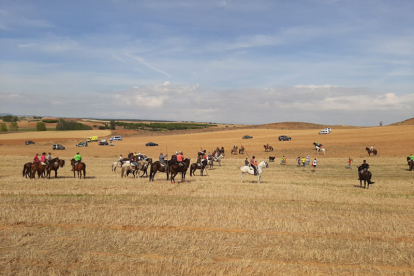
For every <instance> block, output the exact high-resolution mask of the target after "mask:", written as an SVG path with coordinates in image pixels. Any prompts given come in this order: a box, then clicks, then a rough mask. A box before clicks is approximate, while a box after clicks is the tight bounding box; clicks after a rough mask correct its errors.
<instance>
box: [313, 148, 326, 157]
mask: <svg viewBox="0 0 414 276" xmlns="http://www.w3.org/2000/svg"><path fill="white" fill-rule="evenodd" d="M315 148H316V152H317V153H318V155H319V152H323V155H325V149H324V148H320V147H318V146H315Z"/></svg>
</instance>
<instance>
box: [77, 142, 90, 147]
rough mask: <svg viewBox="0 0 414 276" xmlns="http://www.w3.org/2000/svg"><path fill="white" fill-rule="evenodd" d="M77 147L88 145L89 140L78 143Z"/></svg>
mask: <svg viewBox="0 0 414 276" xmlns="http://www.w3.org/2000/svg"><path fill="white" fill-rule="evenodd" d="M76 146H77V147H87V146H88V142H80V143H79V144H77V145H76Z"/></svg>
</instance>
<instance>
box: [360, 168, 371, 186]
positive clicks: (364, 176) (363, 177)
mask: <svg viewBox="0 0 414 276" xmlns="http://www.w3.org/2000/svg"><path fill="white" fill-rule="evenodd" d="M361 170H362V166H359V167H358V172H360V171H361ZM358 177H359V186H360V187H361V188H362V180H364V189H369V184H374V183H375V182H372V181H371V177H372V173H371V172H370V171H368V170H364V171H363V172H362V173H361V174H359V175H358ZM367 182H368V185H367Z"/></svg>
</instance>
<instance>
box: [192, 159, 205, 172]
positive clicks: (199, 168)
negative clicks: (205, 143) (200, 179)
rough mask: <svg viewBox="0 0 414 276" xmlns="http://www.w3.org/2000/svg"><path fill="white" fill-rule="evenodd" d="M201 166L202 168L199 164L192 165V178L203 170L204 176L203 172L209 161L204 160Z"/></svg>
mask: <svg viewBox="0 0 414 276" xmlns="http://www.w3.org/2000/svg"><path fill="white" fill-rule="evenodd" d="M201 164H202V166H200V164H199V163H193V164H191V166H190V176H193V175H194V176H195V173H194V172H195V171H196V170H197V169H198V170H201V175H203V171H204V169H205V168H206V166H207V160H206V159H203V161H201Z"/></svg>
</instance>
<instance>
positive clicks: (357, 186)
mask: <svg viewBox="0 0 414 276" xmlns="http://www.w3.org/2000/svg"><path fill="white" fill-rule="evenodd" d="M354 188H360V189H364V186H359V185H354Z"/></svg>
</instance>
